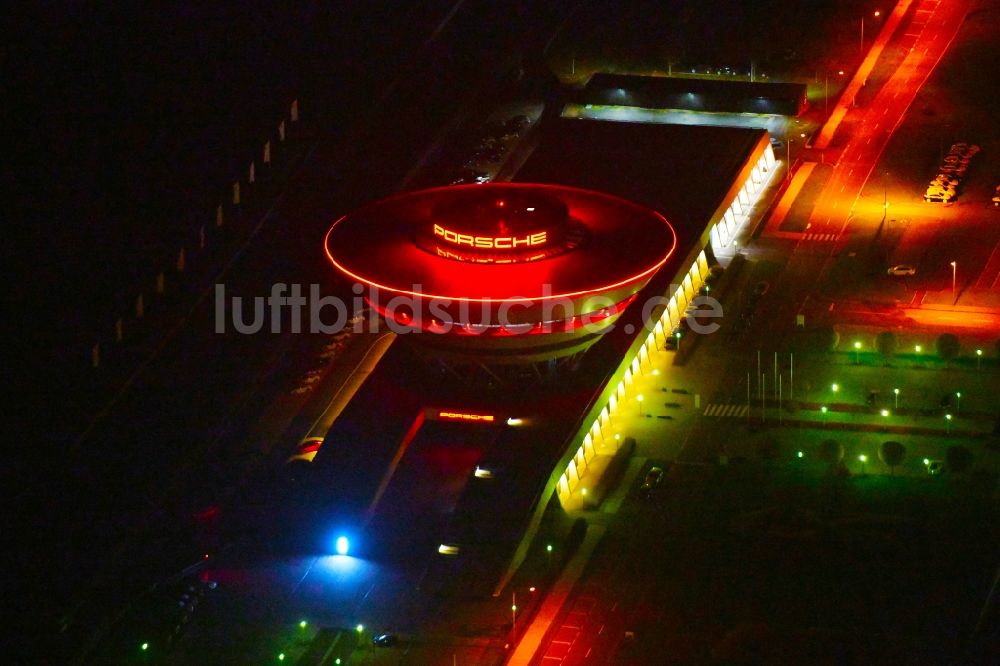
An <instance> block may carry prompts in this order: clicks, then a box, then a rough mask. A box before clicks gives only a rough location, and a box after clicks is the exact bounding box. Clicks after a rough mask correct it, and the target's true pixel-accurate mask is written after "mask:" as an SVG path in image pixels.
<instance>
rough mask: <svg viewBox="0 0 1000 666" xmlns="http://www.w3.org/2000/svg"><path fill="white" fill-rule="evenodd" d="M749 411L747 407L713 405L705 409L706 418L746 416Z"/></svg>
mask: <svg viewBox="0 0 1000 666" xmlns="http://www.w3.org/2000/svg"><path fill="white" fill-rule="evenodd" d="M748 411H750V408H749V407H747V406H746V405H727V404H720V403H712V404H711V405H709V406H708V407H706V408H705V416H746V415H747V412H748Z"/></svg>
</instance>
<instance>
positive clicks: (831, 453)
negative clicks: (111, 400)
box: [819, 439, 973, 475]
mask: <svg viewBox="0 0 1000 666" xmlns="http://www.w3.org/2000/svg"><path fill="white" fill-rule="evenodd" d="M819 457H820V459H821V460H823V461H825V462H827V463H829V464H830V466H831V467H832V468H834V469H836V468H838V467H840V465H841V463H842V462H843V460H844V445H843V444H841V443H840V442H838V441H836V440H833V439H827V440H824V441H823V442H822V443H821V444H820V446H819ZM878 457H879V460H881V461H882V462H883V463H885V465H886V466H887V467H888V468H889V473H890V474H892V475H894V474H895V473H896V468H897V467H899V466H900V465H902V464H903V460H905V459H906V447H905V446H903V445H902V444H901V443H900V442H897V441H895V440H889V441H885V442H882V444H880V445H879V447H878ZM972 460H973V455H972V451H971V450H970V449H969V448H968V447H965V446H961V445H957V446H950V447H948V451H947V452H946V454H945V464H946V465H947V467H948V469H949V470H951V471H952V472H955V473H957V474H963V473H965V472H967V471H969V468H971V467H972Z"/></svg>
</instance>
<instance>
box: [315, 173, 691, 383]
mask: <svg viewBox="0 0 1000 666" xmlns="http://www.w3.org/2000/svg"><path fill="white" fill-rule="evenodd" d="M325 244H326V253H327V256H328V257H329V259H330V261H331V262H332V263H333V265H334V266H335V267H336V268H337V270H338V271H339V272H340V273H342V274H343V275H344V276H345V277H347V278H348V279H350V280H352V281H354V282H356V284H357V285H363V289H364V296H365V299H366V300H367V301H368V303H369V305H370V306H371V307H372V308H374V309H375V310H376V311H378V312H379V314H381V315H382V316H383V317H384V318H385V319H386V321H387V322H388V323H389V325H390V327H391V328H392V329H393V330H395V331H397V332H413V333H420V335H412V336H409V337H411V338H412V340H413V342H415V343H418V344H419V345H420V346H421V347H423V348H425V349H431V350H433V351H434V354H435V356H437V357H438V358H441V359H442V360H446V361H450V362H469V363H474V364H477V365H483V364H486V365H511V364H524V363H540V362H551V361H553V360H555V359H562V358H566V357H569V356H573V355H575V354H578V353H580V352H582V351H584V350H585V349H586V348H587V347H588V346H589V345H591V344H593V343H594V342H595V341H596V340H597V339H598V338H599V336H600V335H601V334H602V333H604V332H606V331H607V330H609V328H610V327H611V325H612V324H613V323H614V322H615V320H616V319H617V318H618V317H619V316H620V314H621V313H622V312H623V311H624V309H625V308H626V307H627V306H628V305H629V304H630V303H631V302H632V301H633V300H634V299H635V297H636V295H637V293H638V292H639V290H640V289H642V287H643V286H644V285H645V284H646V282H647V281H648V280H649V278H650V277H651V276H652V275H653V274H654V273H655V272H656V271H657V270H658V269H659V268H660V267H661V266H663V264H664V263H665V262H666V261H667V259H668V258H669V257H670V255H671V254H672V252H673V251H674V248H675V247H676V245H677V236H676V234H675V233H674V230H673V228H672V227H671V226H670V224H669V223H668V222H667V221H666V219H664V218H663V216H662V215H660V214H659V213H656V212H654V211H652V210H650V209H648V208H645V207H643V206H639V205H637V204H634V203H632V202H630V201H626V200H624V199H621V198H618V197H615V196H612V195H609V194H603V193H600V192H594V191H590V190H581V189H576V188H571V187H563V186H554V185H539V184H523V183H491V184H485V185H467V186H458V187H444V188H436V189H430V190H422V191H418V192H407V193H404V194H400V195H397V196H393V197H390V198H387V199H384V200H382V201H378V202H376V203H373V204H370V205H368V206H365V207H363V208H361V209H359V210H357V211H355V212H353V213H350V214H348V215H345V216H344V217H342V218H340V219H339V220H337V221H336V222H335V223H334V225H333V226H332V227H331V229H330V231H329V232H328V233H327V236H326V241H325ZM359 289H360V288H359V287H357V286H356V287H355V290H359Z"/></svg>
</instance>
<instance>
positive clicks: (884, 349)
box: [875, 331, 899, 363]
mask: <svg viewBox="0 0 1000 666" xmlns="http://www.w3.org/2000/svg"><path fill="white" fill-rule="evenodd" d="M898 347H899V340H898V339H897V338H896V334H895V333H893V332H892V331H882V332H881V333H879V334H878V335H877V336H876V337H875V348H876V349H878V353H879V354H881V355H882V362H883V363H888V362H889V361H890V360H891V359H892V357H893V356H894V355H895V354H896V349H897V348H898Z"/></svg>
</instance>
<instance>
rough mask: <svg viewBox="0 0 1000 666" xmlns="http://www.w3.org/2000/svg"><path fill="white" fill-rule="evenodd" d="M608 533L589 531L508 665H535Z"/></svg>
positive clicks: (594, 527)
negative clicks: (558, 618)
mask: <svg viewBox="0 0 1000 666" xmlns="http://www.w3.org/2000/svg"><path fill="white" fill-rule="evenodd" d="M604 532H605V528H604V527H603V526H601V525H591V526H589V527H588V528H587V535H586V536H585V537H584V539H583V543H581V544H580V547H579V548H578V549H577V551H576V554H575V555H573V559H571V560H570V561H569V563H568V564H567V565H566V568H565V569H563V572H562V575H561V576H559V579H558V580H556V582H555V583H553V584H552V589H551V590H550V591H549V594H548V596H547V597H546V598H545V601H544V602H543V603H542V607H541V608H539V609H538V612H537V613H536V614H535V618H534V620H532V622H531V625H530V626H529V627H528V628H527V630H525V632H524V635H523V636H521V641H520V642H519V643H518V644H517V648H516V649H515V650H514V652H513V653H512V654H511V656H510V658H509V659H508V660H507V662H506V663H507V664H510V665H511V666H528V664H530V663H531V660H532V659H533V658H534V656H535V653H536V652H537V651H538V648H539V647H541V645H542V639H544V638H545V634H547V633H548V631H549V628H550V627H551V626H552V623H553V622H554V621H555V619H556V618H557V617H558V616H559V611H560V610H562V607H563V604H564V603H566V600H567V599H568V598H569V595H570V593H572V592H573V586H575V585H576V581H577V580H579V579H580V576H582V575H583V570H584V568H586V566H587V561H588V560H590V556H591V554H593V552H594V549H595V548H596V547H597V544H598V543H600V541H601V538H602V537H603V536H604Z"/></svg>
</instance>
